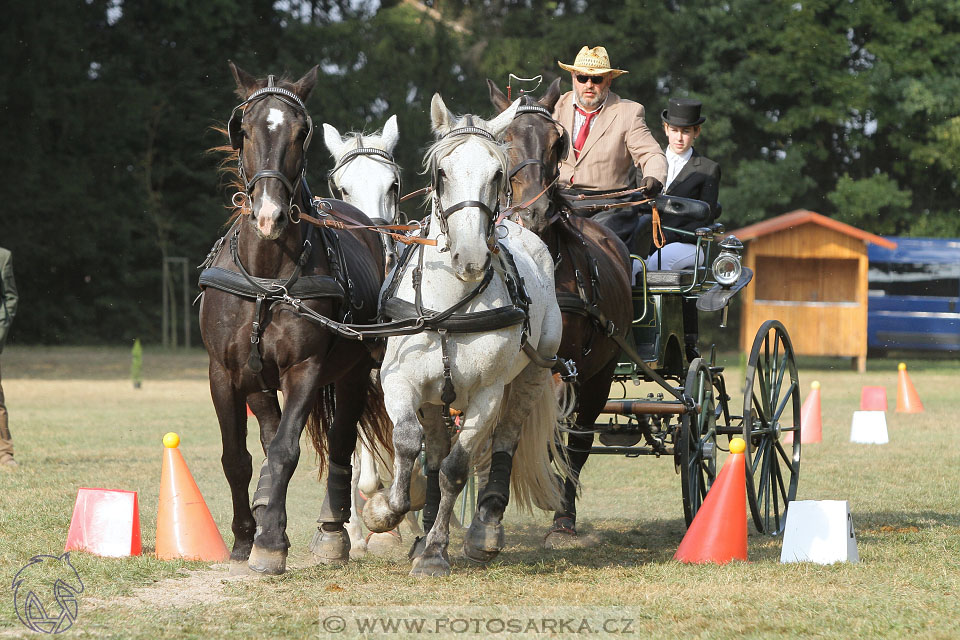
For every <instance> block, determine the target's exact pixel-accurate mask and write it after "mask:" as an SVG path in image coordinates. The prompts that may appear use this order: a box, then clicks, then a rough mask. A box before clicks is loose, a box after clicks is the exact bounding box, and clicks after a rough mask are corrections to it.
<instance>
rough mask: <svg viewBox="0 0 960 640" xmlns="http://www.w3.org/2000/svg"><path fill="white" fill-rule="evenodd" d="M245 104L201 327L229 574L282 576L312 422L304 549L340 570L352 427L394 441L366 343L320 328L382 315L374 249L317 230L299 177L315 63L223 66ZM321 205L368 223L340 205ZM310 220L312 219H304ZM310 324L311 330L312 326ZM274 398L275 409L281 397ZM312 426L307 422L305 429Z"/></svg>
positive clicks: (359, 236)
mask: <svg viewBox="0 0 960 640" xmlns="http://www.w3.org/2000/svg"><path fill="white" fill-rule="evenodd" d="M230 66H231V69H232V70H233V75H234V78H235V79H236V82H237V94H238V95H239V96H240V99H241V100H242V102H241V103H240V105H238V106H237V107H236V108H235V109H234V112H233V115H232V117H231V119H230V122H229V124H228V126H227V130H226V133H228V135H229V139H230V145H229V146H224V147H222V150H224V151H226V152H229V153H230V154H231V155H230V157H228V159H227V160H228V163H229V160H230V158H233V160H234V161H235V162H236V165H235V167H234V169H233V171H234V175H235V177H236V178H237V180H236V185H237V187H238V192H237V194H235V196H234V200H233V202H234V204H235V205H236V206H237V209H236V211H235V213H234V217H233V219H232V221H233V224H232V226H231V227H230V230H229V231H228V232H227V235H226V236H224V237H223V238H222V239H221V240H220V241H219V242H218V243H217V244H216V245H214V248H213V250H211V252H210V255H209V256H208V257H207V262H206V263H205V265H204V266H205V267H206V268H205V269H204V271H203V273H202V274H201V277H200V285H201V287H203V289H204V292H203V300H202V302H201V304H200V330H201V333H202V335H203V342H204V345H206V348H207V351H208V353H209V355H210V392H211V395H212V397H213V403H214V407H215V408H216V412H217V418H218V419H219V421H220V431H221V435H222V440H223V456H222V458H221V461H222V463H223V470H224V474H225V475H226V477H227V481H228V482H229V483H230V490H231V493H232V496H233V514H234V515H233V526H232V528H233V533H234V536H235V540H234V545H233V551H232V553H231V556H230V557H231V561H232V563H233V566H234V567H235V568H236V567H238V566H239V567H243V565H244V564H245V563H249V567H250V568H252V569H253V570H255V571H259V572H264V573H282V572H283V571H284V570H285V567H286V556H287V549H288V548H289V546H290V543H289V541H288V539H287V535H286V524H287V514H286V491H287V485H288V483H289V481H290V477H291V476H292V475H293V472H294V469H295V468H296V466H297V461H298V459H299V456H300V434H301V433H302V431H303V428H304V425H305V424H306V425H307V428H308V432H309V434H310V437H311V440H312V442H313V444H314V446H315V447H316V449H317V451H318V454H319V457H320V465H321V471H323V468H324V467H326V469H327V498H328V499H327V501H326V502H325V504H324V506H323V508H322V509H321V513H320V519H319V521H318V522H320V527H319V528H318V531H317V532H316V534H315V536H314V539H313V541H312V542H311V545H310V548H311V550H312V551H313V552H314V554H316V555H317V556H319V558H320V560H321V561H322V562H327V563H341V562H344V561H346V559H347V557H348V552H349V549H350V543H349V538H348V536H347V534H346V532H345V531H344V529H343V524H344V522H346V521H347V520H348V519H349V514H350V477H351V471H350V461H351V456H352V454H353V450H354V445H355V443H356V441H357V432H358V430H357V423H358V421H359V422H361V424H362V426H363V429H364V433H365V434H366V435H367V436H368V437H372V438H374V439H376V440H377V441H379V442H381V443H383V444H385V445H387V444H389V428H388V425H389V420H388V418H387V417H386V413H385V411H384V409H383V396H382V392H381V391H380V390H379V386H378V385H377V384H376V383H373V382H371V377H370V372H371V369H372V368H373V366H374V360H373V359H372V358H371V356H370V353H369V352H368V350H367V348H366V346H365V343H363V342H358V341H354V340H350V339H347V338H345V337H343V336H342V335H340V334H338V333H335V332H334V331H332V330H330V329H329V328H325V327H324V326H323V320H325V319H330V320H333V321H337V322H350V323H354V324H364V323H370V322H373V321H374V320H375V319H376V315H377V296H378V293H379V290H380V286H381V284H382V281H383V273H384V258H383V253H382V250H381V246H380V241H379V240H378V239H377V237H376V236H375V235H374V234H371V233H367V232H363V231H360V232H349V231H339V232H335V231H332V230H330V229H328V228H325V227H319V226H317V225H315V224H307V222H309V221H310V219H312V217H311V215H312V210H313V209H312V206H311V197H310V194H309V193H308V187H307V183H306V180H305V178H304V174H305V168H306V155H305V154H306V150H307V147H308V146H309V144H310V139H311V137H312V126H313V124H312V121H311V119H310V116H309V114H308V113H307V110H306V107H305V106H304V104H305V102H306V101H307V98H308V96H309V95H310V91H311V89H312V88H313V86H314V84H315V83H316V79H317V68H316V67H314V68H313V69H311V70H310V71H309V72H308V73H307V74H306V75H304V76H303V77H302V78H300V80H298V81H297V82H288V81H286V80H282V79H281V80H275V79H274V77H273V76H269V77H268V78H267V79H266V80H263V79H261V80H258V79H256V78H253V77H252V76H250V75H249V74H247V73H246V72H244V71H242V70H241V69H239V68H237V67H236V66H234V65H233V64H232V63H231V65H230ZM325 206H327V207H328V208H335V209H337V210H338V211H342V212H345V213H347V214H348V215H349V216H350V217H351V218H352V219H354V220H358V221H361V222H364V223H365V224H369V222H368V221H367V220H368V219H367V218H366V217H365V216H364V215H363V213H362V212H360V210H358V209H356V208H354V207H351V206H349V205H347V204H346V203H342V202H339V201H327V202H326V205H325ZM308 218H309V219H308ZM311 318H312V321H311ZM278 390H279V391H281V392H282V393H283V410H282V411H281V408H280V404H279V402H278V400H277V391H278ZM245 402H246V403H248V404H249V406H250V408H251V409H252V411H253V413H254V415H255V416H256V418H257V421H258V422H259V423H260V442H261V445H262V446H263V451H264V454H265V455H266V456H267V458H266V460H265V461H264V464H263V466H262V467H261V470H260V479H259V482H258V486H257V490H256V493H255V494H254V501H253V508H252V509H251V504H250V497H249V491H248V486H249V484H250V478H251V476H252V463H251V456H250V453H249V452H248V451H247V447H246V435H247V417H246V409H245V406H244V403H245ZM308 419H309V420H308Z"/></svg>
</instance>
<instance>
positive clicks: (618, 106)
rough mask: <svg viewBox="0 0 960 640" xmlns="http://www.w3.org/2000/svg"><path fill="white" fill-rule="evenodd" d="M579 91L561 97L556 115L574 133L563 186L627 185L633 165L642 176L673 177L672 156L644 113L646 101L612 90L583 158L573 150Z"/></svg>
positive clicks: (600, 188)
mask: <svg viewBox="0 0 960 640" xmlns="http://www.w3.org/2000/svg"><path fill="white" fill-rule="evenodd" d="M573 105H574V98H573V92H572V91H568V92H567V93H565V94H563V95H562V96H560V100H559V101H557V105H556V107H554V109H553V117H554V118H555V119H556V120H557V121H559V122H560V123H561V124H562V125H563V126H564V128H565V129H566V130H567V131H568V132H569V133H570V136H571V140H570V151H569V153H568V154H567V157H566V158H564V160H563V162H562V163H561V164H560V186H561V188H567V187H570V186H572V187H574V188H577V189H588V190H592V191H606V190H610V189H623V188H626V187H630V186H633V185H631V184H630V169H631V167H633V166H636V167H637V171H638V173H640V174H641V177H647V176H653V177H654V178H656V179H657V180H659V181H660V184H663V183H664V182H666V181H667V157H666V156H665V155H664V154H663V149H661V148H660V145H659V144H658V143H657V141H656V140H655V139H654V137H653V135H652V134H651V133H650V129H648V128H647V123H646V121H645V120H644V118H643V105H642V104H639V103H637V102H633V101H632V100H622V99H621V98H620V96H618V95H617V94H615V93H613V92H611V93H610V94H608V95H607V99H606V101H605V102H604V104H603V110H602V111H601V112H600V114H599V115H598V116H597V117H596V120H594V121H593V123H592V124H591V126H590V133H588V134H587V140H586V142H584V144H583V150H581V152H580V157H579V158H577V159H576V160H574V154H573V112H574V107H573Z"/></svg>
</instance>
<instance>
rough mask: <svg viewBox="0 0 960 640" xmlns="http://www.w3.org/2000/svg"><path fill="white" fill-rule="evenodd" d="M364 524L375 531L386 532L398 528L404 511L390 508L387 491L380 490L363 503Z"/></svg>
mask: <svg viewBox="0 0 960 640" xmlns="http://www.w3.org/2000/svg"><path fill="white" fill-rule="evenodd" d="M362 515H363V524H365V525H366V526H367V529H369V530H370V531H372V532H373V533H385V532H387V531H390V530H391V529H396V527H397V525H398V524H400V521H401V520H403V516H404V514H403V513H397V512H395V511H394V510H393V509H391V508H390V503H389V502H388V500H387V493H386V491H378V492H376V493H375V494H373V495H372V496H370V498H369V499H368V500H367V503H366V504H365V505H363V514H362Z"/></svg>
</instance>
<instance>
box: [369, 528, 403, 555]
mask: <svg viewBox="0 0 960 640" xmlns="http://www.w3.org/2000/svg"><path fill="white" fill-rule="evenodd" d="M402 543H403V540H401V539H400V534H399V533H397V531H396V530H395V529H394V530H392V531H387V532H386V533H371V534H370V535H368V536H367V551H369V552H370V553H371V554H373V555H375V556H385V555H390V554H392V553H393V552H394V551H396V550H397V548H399V547H400V545H401V544H402Z"/></svg>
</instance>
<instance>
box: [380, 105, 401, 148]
mask: <svg viewBox="0 0 960 640" xmlns="http://www.w3.org/2000/svg"><path fill="white" fill-rule="evenodd" d="M399 139H400V130H399V128H398V127H397V116H396V114H394V115H392V116H390V117H389V118H387V123H386V124H385V125H383V136H382V140H383V147H384V150H385V151H386V152H387V153H393V148H394V147H396V146H397V141H398V140H399Z"/></svg>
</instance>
